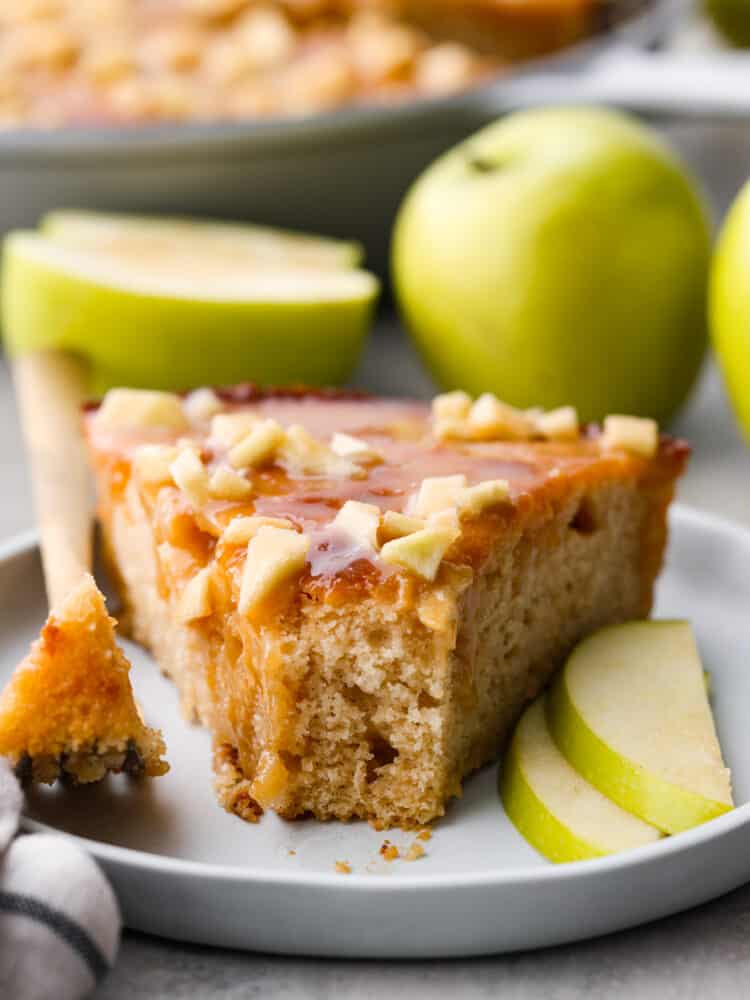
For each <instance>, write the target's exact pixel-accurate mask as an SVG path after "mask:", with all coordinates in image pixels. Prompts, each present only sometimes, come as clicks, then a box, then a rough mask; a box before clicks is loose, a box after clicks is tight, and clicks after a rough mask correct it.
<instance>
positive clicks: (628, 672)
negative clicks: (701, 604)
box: [547, 621, 732, 833]
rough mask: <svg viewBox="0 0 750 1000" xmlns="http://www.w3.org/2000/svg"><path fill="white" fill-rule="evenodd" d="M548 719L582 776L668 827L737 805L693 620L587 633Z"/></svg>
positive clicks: (551, 699) (553, 695)
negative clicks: (717, 730) (734, 802)
mask: <svg viewBox="0 0 750 1000" xmlns="http://www.w3.org/2000/svg"><path fill="white" fill-rule="evenodd" d="M547 719H548V724H549V729H550V733H551V734H552V737H553V739H554V741H555V743H556V744H557V746H558V748H559V750H560V751H561V752H562V753H563V754H564V756H565V757H566V758H567V760H568V761H569V762H570V764H571V765H572V766H573V767H574V768H575V769H576V770H577V771H578V772H579V774H581V776H582V777H584V778H585V779H586V780H587V781H589V782H590V783H591V784H592V785H594V786H595V787H596V788H598V789H599V791H600V792H602V794H604V795H606V796H607V797H608V798H610V799H612V801H613V802H616V803H617V804H618V805H620V806H621V807H622V808H623V809H626V810H627V811H628V812H631V813H633V814H634V815H636V816H639V817H640V818H641V819H643V820H646V821H647V822H648V823H652V824H653V825H654V826H657V827H658V828H659V829H660V830H663V831H664V832H666V833H677V832H679V831H680V830H687V829H689V828H690V827H693V826H697V825H698V824H700V823H704V822H706V820H709V819H713V818H714V817H715V816H720V815H721V814H722V813H725V812H728V811H729V810H730V809H731V808H732V793H731V786H730V776H729V771H728V770H727V768H726V767H725V766H724V762H723V761H722V757H721V749H720V747H719V741H718V739H717V736H716V729H715V727H714V721H713V717H712V714H711V708H710V706H709V703H708V697H707V693H706V685H705V681H704V675H703V668H702V666H701V661H700V657H699V655H698V650H697V648H696V645H695V640H694V638H693V634H692V630H691V628H690V625H689V624H688V623H687V622H680V621H648V622H647V621H643V622H629V623H627V624H625V625H615V626H612V627H610V628H606V629H603V630H602V631H600V632H597V633H596V634H595V635H593V636H590V637H589V638H588V639H586V640H584V642H582V643H581V644H580V645H579V646H578V647H577V648H576V649H575V650H574V651H573V653H572V654H571V656H570V658H569V659H568V662H567V663H566V665H565V667H564V668H563V670H562V672H561V674H560V676H559V677H558V679H557V681H556V682H555V683H554V685H553V686H552V689H551V691H550V694H549V696H548V706H547Z"/></svg>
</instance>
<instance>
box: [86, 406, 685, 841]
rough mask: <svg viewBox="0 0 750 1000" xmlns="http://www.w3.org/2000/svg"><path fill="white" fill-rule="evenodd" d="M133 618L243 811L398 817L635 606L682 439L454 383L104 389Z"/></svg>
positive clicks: (468, 761) (444, 783)
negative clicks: (574, 652) (382, 394)
mask: <svg viewBox="0 0 750 1000" xmlns="http://www.w3.org/2000/svg"><path fill="white" fill-rule="evenodd" d="M85 424H86V434H87V438H88V442H89V446H90V451H91V456H92V461H93V465H94V468H95V472H96V479H97V484H98V494H99V516H100V519H101V523H102V526H103V529H104V537H105V540H106V544H107V548H108V553H109V557H110V559H111V562H112V563H113V565H114V567H115V570H116V575H117V577H118V579H119V581H120V584H121V589H122V594H123V598H124V601H125V604H126V608H127V611H128V616H129V620H130V625H131V628H132V632H133V634H134V636H135V638H136V639H138V640H140V641H141V642H143V643H145V644H146V645H147V646H149V647H150V648H151V649H152V650H153V652H154V655H155V657H156V659H157V662H158V663H159V665H160V667H161V668H162V669H163V670H164V671H165V672H166V673H167V674H169V675H170V676H171V677H172V678H173V680H174V681H175V683H176V684H177V686H178V688H179V690H180V693H181V697H182V702H183V706H184V710H185V713H186V714H187V715H188V716H189V717H192V718H196V719H199V720H200V721H201V722H202V723H203V724H205V725H206V726H207V727H208V728H209V729H210V731H211V733H212V737H213V741H214V748H215V749H214V752H215V765H216V775H217V788H218V794H219V798H220V800H221V802H222V803H223V805H224V806H225V807H226V808H227V809H229V810H232V811H234V812H236V813H238V814H239V815H241V816H243V817H244V818H246V819H254V818H256V817H257V816H258V815H259V813H260V812H261V811H262V810H263V809H264V808H271V809H274V810H275V811H277V812H278V813H280V814H281V815H282V816H285V817H295V816H302V815H305V814H312V815H314V816H316V817H318V818H320V819H329V818H337V819H349V818H352V817H363V818H366V819H368V820H370V821H371V822H373V823H374V824H376V825H379V826H389V825H392V824H401V825H403V826H415V825H419V824H423V823H425V822H428V821H429V820H431V819H433V818H435V817H436V816H439V815H441V814H442V813H443V811H444V809H445V806H446V803H447V801H448V800H449V799H450V797H451V796H454V795H459V794H460V791H461V781H462V779H463V778H464V777H465V776H466V775H467V774H468V773H469V772H471V771H472V770H474V769H475V768H477V767H479V766H481V765H482V764H483V763H485V762H487V761H490V760H492V759H494V758H495V757H496V756H497V754H498V752H499V750H500V749H501V747H502V746H503V743H504V741H505V739H506V737H507V735H508V733H509V729H510V727H511V725H512V723H513V722H514V721H515V719H516V718H517V716H518V714H519V712H520V710H521V709H522V707H523V706H524V704H526V702H527V701H528V700H529V699H530V698H532V697H533V696H534V695H535V694H536V693H537V692H538V691H539V689H540V688H541V687H542V686H543V685H544V684H545V683H546V681H547V680H548V679H549V677H550V675H551V673H552V672H553V670H554V669H555V667H556V666H557V665H558V664H559V663H560V661H561V659H562V658H563V657H564V656H565V654H566V653H567V652H568V651H569V650H570V648H571V647H572V645H573V644H574V643H575V642H576V641H577V640H578V639H580V638H581V637H582V636H583V635H585V634H586V633H588V632H590V631H592V630H594V629H596V628H599V627H600V626H602V625H604V624H607V623H610V622H617V621H624V620H626V619H630V618H637V617H642V616H645V615H647V614H648V612H649V609H650V606H651V599H652V587H653V582H654V578H655V576H656V574H657V572H658V570H659V568H660V565H661V561H662V554H663V549H664V543H665V538H666V511H667V507H668V505H669V502H670V500H671V497H672V493H673V487H674V482H675V479H676V478H677V477H678V476H679V474H680V473H681V471H682V469H683V467H684V464H685V461H686V458H687V454H688V449H687V446H686V445H684V444H683V443H680V442H676V441H672V440H670V439H668V438H661V439H660V438H659V437H658V434H657V432H656V427H655V425H653V424H652V423H651V422H650V421H642V420H635V419H633V418H625V417H619V418H608V421H607V422H605V427H604V430H603V431H601V430H599V429H598V428H595V427H591V428H585V429H583V430H581V429H579V427H578V425H577V420H576V417H575V413H574V411H572V410H571V409H569V408H565V409H563V410H559V411H554V412H552V413H547V414H544V413H541V412H540V411H528V412H521V411H518V410H514V409H512V408H510V407H507V406H505V405H504V404H502V403H501V402H499V401H498V400H496V399H495V398H494V397H492V396H483V397H481V398H480V399H479V400H477V401H476V402H475V403H472V402H471V401H470V400H469V399H468V397H466V396H464V395H463V394H462V393H451V394H448V395H445V396H441V397H437V399H436V400H435V401H434V402H433V404H432V407H430V406H428V405H425V404H422V403H417V402H410V401H399V400H385V399H371V398H363V397H357V396H354V395H341V394H320V393H309V392H304V391H286V392H262V391H259V390H256V389H254V388H252V387H249V386H240V387H237V388H235V389H233V390H229V391H218V392H214V391H212V390H199V391H197V392H195V393H192V394H191V395H189V396H187V397H185V398H183V399H181V398H178V397H177V396H173V395H170V394H166V393H154V392H144V391H135V390H113V391H112V392H110V393H109V394H108V396H107V397H105V400H104V402H103V404H102V405H101V406H100V407H99V408H97V409H91V410H90V411H89V412H88V413H87V415H86V420H85Z"/></svg>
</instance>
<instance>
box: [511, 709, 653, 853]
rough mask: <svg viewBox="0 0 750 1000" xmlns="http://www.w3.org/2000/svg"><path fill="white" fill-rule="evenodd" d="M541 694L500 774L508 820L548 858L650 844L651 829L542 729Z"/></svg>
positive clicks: (520, 727) (518, 730)
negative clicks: (581, 770) (607, 793)
mask: <svg viewBox="0 0 750 1000" xmlns="http://www.w3.org/2000/svg"><path fill="white" fill-rule="evenodd" d="M545 714H546V713H545V698H544V696H542V697H541V698H538V699H537V700H536V701H535V702H533V703H532V704H531V705H530V706H529V707H528V708H527V709H526V711H525V712H524V714H523V716H522V717H521V720H520V722H519V723H518V726H517V727H516V731H515V733H514V736H513V740H512V742H511V745H510V748H509V750H508V753H507V756H506V759H505V761H504V763H503V767H502V772H501V778H500V793H501V798H502V800H503V805H504V807H505V811H506V813H507V815H508V818H509V819H510V820H511V822H512V823H513V824H514V826H516V828H517V829H518V831H519V832H520V833H521V834H522V835H523V837H524V838H525V839H526V840H527V841H528V842H529V843H530V844H531V845H532V847H535V848H536V849H537V850H538V851H539V852H540V854H543V855H544V856H545V857H546V858H548V859H549V860H550V861H556V862H564V861H582V860H585V859H588V858H597V857H602V856H604V855H607V854H615V853H617V852H618V851H625V850H628V849H629V848H632V847H641V846H642V845H644V844H651V843H653V842H654V841H656V840H658V839H659V838H660V837H661V833H660V832H659V830H657V829H656V828H655V827H653V826H650V825H649V824H648V823H644V822H643V821H642V820H640V819H637V818H636V817H635V816H631V815H630V813H627V812H625V811H624V810H623V809H621V808H620V807H619V806H617V805H615V804H614V803H613V802H611V801H610V800H609V799H608V798H606V797H605V796H604V795H602V794H601V792H599V791H597V790H596V788H594V787H593V785H590V784H589V783H588V782H587V781H585V780H584V779H583V778H582V777H581V776H580V775H579V774H578V773H577V772H576V771H575V770H574V769H573V768H572V767H571V766H570V764H569V763H568V762H567V761H566V759H565V758H564V757H563V755H562V754H561V753H560V751H559V750H558V749H557V747H556V746H555V744H554V742H553V741H552V738H551V736H550V735H549V732H548V730H547V723H546V718H545Z"/></svg>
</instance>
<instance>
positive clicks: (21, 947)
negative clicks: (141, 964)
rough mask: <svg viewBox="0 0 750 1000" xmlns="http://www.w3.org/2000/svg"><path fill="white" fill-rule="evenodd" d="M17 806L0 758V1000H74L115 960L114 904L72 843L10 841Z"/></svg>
mask: <svg viewBox="0 0 750 1000" xmlns="http://www.w3.org/2000/svg"><path fill="white" fill-rule="evenodd" d="M22 803H23V796H22V793H21V789H20V787H19V785H18V782H17V781H16V779H15V776H14V775H13V772H12V771H11V769H10V767H9V765H8V764H7V762H6V761H4V760H2V759H0V997H2V998H4V1000H5V998H7V1000H11V998H12V1000H80V998H81V997H86V996H89V995H90V994H91V992H92V991H93V990H94V988H95V987H96V984H97V983H98V982H99V981H100V980H101V978H102V977H103V976H104V975H105V974H106V972H107V971H108V970H109V969H110V968H111V967H112V964H113V963H114V960H115V956H116V955H117V948H118V944H119V939H120V912H119V910H118V907H117V900H116V899H115V895H114V893H113V892H112V889H111V887H110V885H109V883H108V882H107V880H106V879H105V877H104V875H103V874H102V873H101V871H100V870H99V868H98V867H97V865H96V863H95V862H94V861H93V860H92V859H91V858H90V857H89V856H88V855H87V854H85V853H84V852H83V851H82V850H80V848H78V847H76V845H75V844H74V843H73V842H72V841H70V840H68V839H66V838H65V837H60V836H54V835H52V834H45V833H36V834H32V835H30V836H20V837H15V839H14V836H15V834H16V831H17V829H18V819H19V816H20V813H21V805H22Z"/></svg>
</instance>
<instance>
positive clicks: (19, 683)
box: [0, 576, 169, 784]
mask: <svg viewBox="0 0 750 1000" xmlns="http://www.w3.org/2000/svg"><path fill="white" fill-rule="evenodd" d="M114 625H115V623H114V621H113V620H112V619H111V618H110V617H109V616H108V614H107V610H106V608H105V606H104V600H103V598H102V595H101V594H100V593H99V591H98V590H97V588H96V585H95V583H94V581H93V579H92V578H91V577H90V576H86V577H85V578H84V579H83V580H82V582H81V583H80V585H79V586H78V587H77V588H76V589H75V590H74V591H73V592H72V593H71V594H70V596H69V597H68V598H67V599H66V601H65V602H64V603H63V604H62V605H61V606H60V607H59V608H57V609H55V610H53V611H52V613H51V614H50V616H49V618H48V619H47V622H46V624H45V626H44V628H43V629H42V633H41V636H40V637H39V639H38V640H37V641H36V642H34V643H33V645H32V647H31V650H30V651H29V655H28V656H27V657H26V659H25V660H23V661H22V662H21V663H20V664H19V665H18V667H17V668H16V670H15V672H14V673H13V675H12V677H11V679H10V681H9V682H8V684H7V685H6V687H5V689H4V691H3V692H2V694H1V695H0V756H4V757H8V758H9V759H10V760H11V762H12V763H13V765H14V766H15V769H16V774H17V775H18V777H19V778H20V779H21V780H22V781H39V782H45V783H47V784H51V783H52V782H53V781H55V779H56V778H59V777H65V778H67V779H68V780H71V781H73V782H74V783H81V784H83V783H86V782H90V781H98V780H99V779H100V778H103V777H104V776H105V774H107V773H108V772H110V771H113V772H120V771H125V772H127V773H128V774H131V775H139V774H146V775H149V776H154V775H160V774H164V773H165V772H166V771H167V770H168V769H169V768H168V765H167V764H166V763H165V762H164V761H163V760H162V759H161V755H162V754H163V753H164V752H165V748H164V741H163V740H162V738H161V734H160V733H159V732H157V731H155V730H153V729H149V728H148V727H147V726H145V725H144V723H143V720H142V719H141V716H140V713H139V711H138V708H137V706H136V704H135V701H134V700H133V691H132V689H131V686H130V678H129V671H130V664H129V663H128V661H127V660H126V658H125V656H124V655H123V654H122V652H121V651H120V650H119V649H118V647H117V645H116V643H115V633H114Z"/></svg>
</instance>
